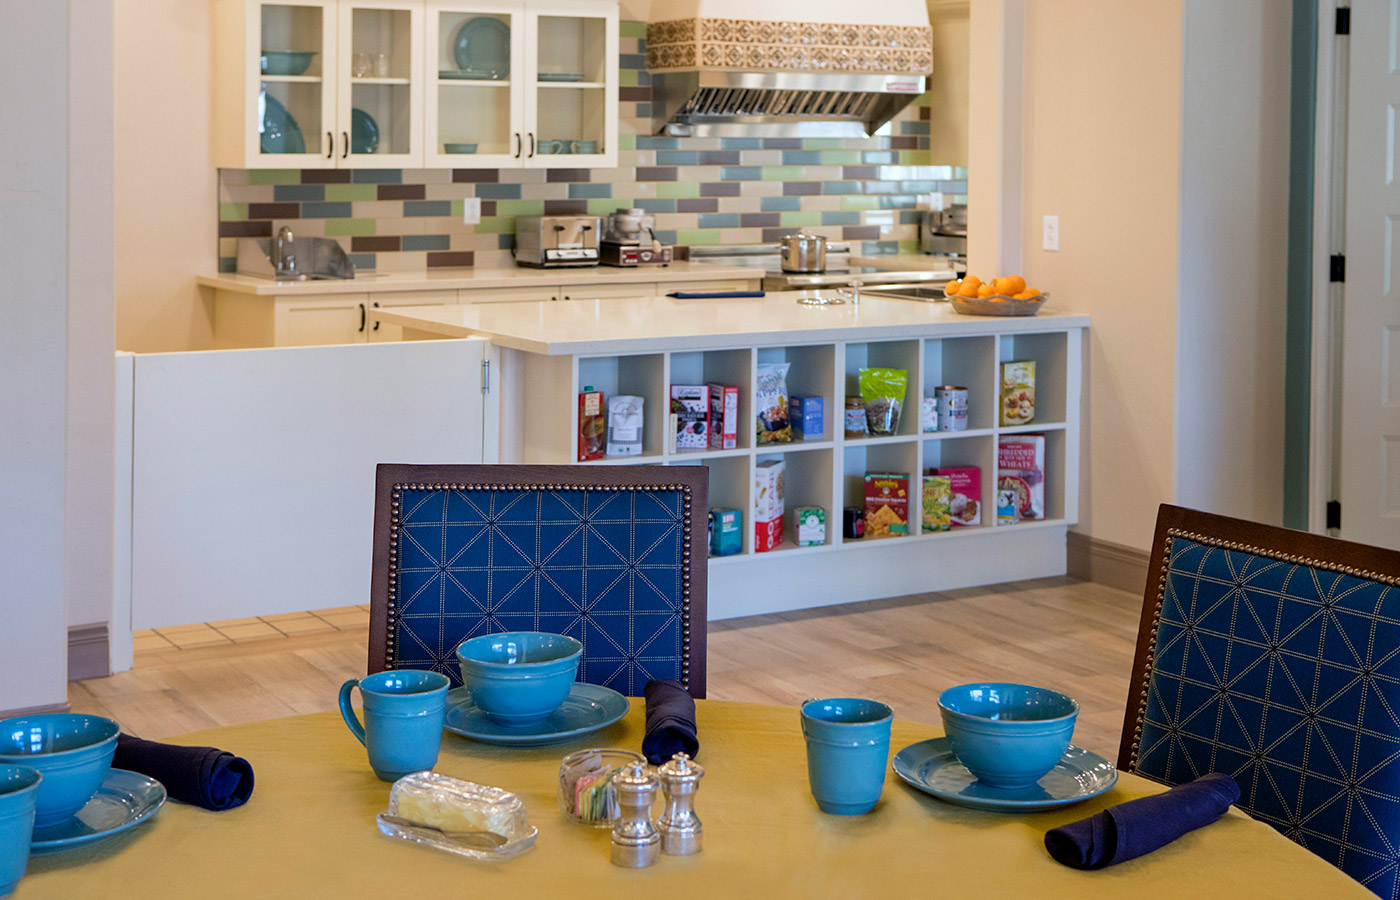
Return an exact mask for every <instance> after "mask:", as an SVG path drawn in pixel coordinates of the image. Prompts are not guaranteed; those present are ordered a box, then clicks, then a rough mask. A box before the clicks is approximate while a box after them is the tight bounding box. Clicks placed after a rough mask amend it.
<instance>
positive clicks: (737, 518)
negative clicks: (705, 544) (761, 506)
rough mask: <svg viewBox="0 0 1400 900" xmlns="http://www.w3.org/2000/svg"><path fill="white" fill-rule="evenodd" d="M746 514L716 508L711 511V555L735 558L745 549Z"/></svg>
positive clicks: (740, 511)
mask: <svg viewBox="0 0 1400 900" xmlns="http://www.w3.org/2000/svg"><path fill="white" fill-rule="evenodd" d="M743 528H744V513H743V511H742V510H738V509H724V508H721V507H716V508H715V509H712V510H710V555H711V556H733V555H734V554H735V553H738V552H739V551H741V550H743V549H744V536H743Z"/></svg>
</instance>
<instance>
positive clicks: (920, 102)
mask: <svg viewBox="0 0 1400 900" xmlns="http://www.w3.org/2000/svg"><path fill="white" fill-rule="evenodd" d="M910 105H911V106H932V105H933V91H925V92H924V93H922V94H920V95H919V96H917V97H915V98H914V102H913V103H911V104H910Z"/></svg>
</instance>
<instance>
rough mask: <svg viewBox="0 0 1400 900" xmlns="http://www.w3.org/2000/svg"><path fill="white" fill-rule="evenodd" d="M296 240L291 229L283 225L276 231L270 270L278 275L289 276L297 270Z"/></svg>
mask: <svg viewBox="0 0 1400 900" xmlns="http://www.w3.org/2000/svg"><path fill="white" fill-rule="evenodd" d="M295 241H296V238H295V236H294V235H293V234H292V229H290V228H288V227H287V226H286V225H283V226H282V227H281V228H279V229H277V243H276V247H275V249H274V250H273V254H272V268H273V269H274V270H276V272H277V274H279V275H291V274H294V273H295V272H296V270H297V254H296V247H295Z"/></svg>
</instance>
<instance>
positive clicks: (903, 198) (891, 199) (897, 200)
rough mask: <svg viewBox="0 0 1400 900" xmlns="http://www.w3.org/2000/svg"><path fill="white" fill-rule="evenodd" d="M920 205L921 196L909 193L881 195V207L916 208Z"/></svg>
mask: <svg viewBox="0 0 1400 900" xmlns="http://www.w3.org/2000/svg"><path fill="white" fill-rule="evenodd" d="M918 205H919V198H918V197H912V196H910V195H908V194H893V195H891V194H883V195H881V197H880V208H881V209H914V208H915V207H917V206H918Z"/></svg>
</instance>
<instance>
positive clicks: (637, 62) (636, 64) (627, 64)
mask: <svg viewBox="0 0 1400 900" xmlns="http://www.w3.org/2000/svg"><path fill="white" fill-rule="evenodd" d="M575 52H577V51H575ZM617 58H618V66H619V67H620V68H623V69H645V68H646V67H647V57H646V54H645V53H619V54H618V55H617Z"/></svg>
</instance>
